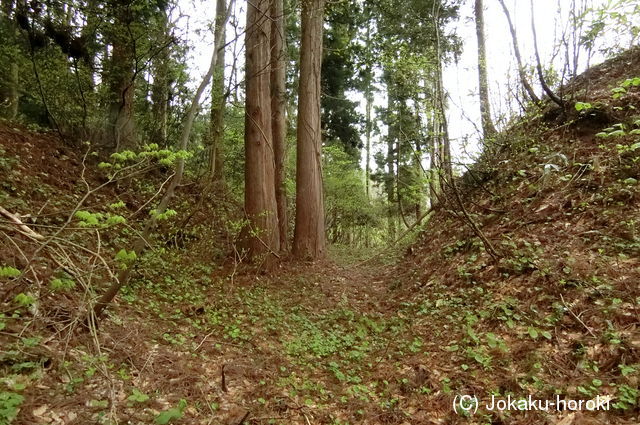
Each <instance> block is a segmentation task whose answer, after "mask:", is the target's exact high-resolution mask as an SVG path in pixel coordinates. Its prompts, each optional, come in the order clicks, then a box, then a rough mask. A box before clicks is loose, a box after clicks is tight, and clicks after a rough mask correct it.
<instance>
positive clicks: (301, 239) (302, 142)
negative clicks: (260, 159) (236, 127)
mask: <svg viewBox="0 0 640 425" xmlns="http://www.w3.org/2000/svg"><path fill="white" fill-rule="evenodd" d="M323 15H324V0H304V1H303V3H302V44H301V48H300V51H301V54H300V83H299V88H298V128H297V132H298V134H297V136H298V141H297V148H298V152H297V162H296V224H295V232H294V239H293V254H294V255H295V256H296V257H297V258H300V259H319V258H321V257H323V256H324V255H325V231H324V225H325V223H324V200H323V193H322V192H323V191H322V165H321V164H322V134H321V128H320V70H321V65H322V30H323Z"/></svg>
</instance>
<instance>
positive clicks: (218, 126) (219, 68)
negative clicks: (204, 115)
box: [208, 0, 227, 181]
mask: <svg viewBox="0 0 640 425" xmlns="http://www.w3.org/2000/svg"><path fill="white" fill-rule="evenodd" d="M226 10H227V4H226V0H217V2H216V31H219V32H220V34H221V37H222V40H223V43H222V45H223V46H224V42H225V41H226V34H227V32H226V30H225V23H226V20H225V12H226ZM216 55H217V56H218V59H217V63H216V68H215V70H214V72H213V82H212V84H211V122H210V127H209V143H210V145H209V170H208V171H209V176H210V177H211V178H212V179H213V181H222V180H224V151H223V146H222V143H223V141H224V110H225V104H226V101H227V97H226V94H225V91H226V88H225V85H224V66H225V49H224V47H223V48H220V49H218V51H217V53H216Z"/></svg>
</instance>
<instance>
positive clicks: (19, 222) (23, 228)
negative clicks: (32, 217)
mask: <svg viewBox="0 0 640 425" xmlns="http://www.w3.org/2000/svg"><path fill="white" fill-rule="evenodd" d="M0 214H2V215H3V216H5V217H7V218H8V219H9V220H11V222H12V223H14V224H15V225H17V226H18V229H19V231H20V233H23V234H25V235H27V236H30V237H32V238H34V239H37V240H39V241H41V240H43V239H44V236H42V235H41V234H40V233H36V232H34V231H33V230H32V229H30V228H29V227H28V226H27V225H26V224H24V223H23V222H22V220H20V218H19V217H18V216H17V215H15V214H11V213H10V212H9V211H7V210H5V209H4V208H2V207H0Z"/></svg>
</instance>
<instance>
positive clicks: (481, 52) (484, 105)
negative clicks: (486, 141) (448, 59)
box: [475, 0, 496, 138]
mask: <svg viewBox="0 0 640 425" xmlns="http://www.w3.org/2000/svg"><path fill="white" fill-rule="evenodd" d="M475 15H476V36H477V38H478V83H479V87H480V116H481V119H482V132H483V133H484V137H485V138H487V137H491V136H493V135H494V134H495V133H496V129H495V127H494V126H493V122H492V121H491V106H490V103H489V82H488V78H487V51H486V46H485V41H484V10H483V4H482V0H475Z"/></svg>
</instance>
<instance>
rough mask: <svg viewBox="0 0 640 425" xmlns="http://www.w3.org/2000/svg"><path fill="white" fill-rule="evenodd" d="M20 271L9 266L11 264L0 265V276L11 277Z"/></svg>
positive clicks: (18, 274)
mask: <svg viewBox="0 0 640 425" xmlns="http://www.w3.org/2000/svg"><path fill="white" fill-rule="evenodd" d="M20 274H21V272H20V270H18V269H16V268H15V267H11V266H4V267H0V278H6V277H8V278H13V277H18V276H20Z"/></svg>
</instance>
